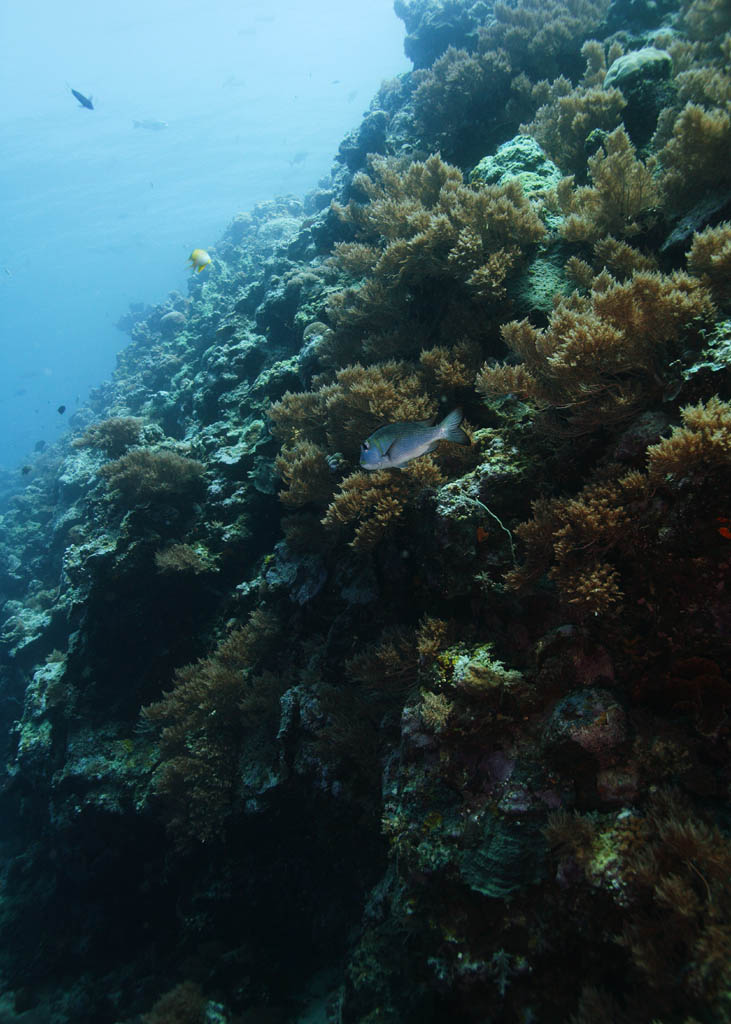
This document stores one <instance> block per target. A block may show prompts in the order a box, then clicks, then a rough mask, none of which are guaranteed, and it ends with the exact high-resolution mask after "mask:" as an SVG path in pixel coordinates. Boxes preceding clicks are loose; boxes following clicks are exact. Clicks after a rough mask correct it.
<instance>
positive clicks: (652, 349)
mask: <svg viewBox="0 0 731 1024" xmlns="http://www.w3.org/2000/svg"><path fill="white" fill-rule="evenodd" d="M713 314H714V306H713V302H712V300H711V297H710V294H709V292H708V290H707V289H706V288H705V287H704V286H703V284H702V283H701V282H700V281H698V280H697V279H696V278H694V277H690V276H689V275H687V274H682V273H679V272H676V273H674V274H670V275H662V274H657V273H648V272H641V273H637V274H634V275H633V276H632V277H631V278H630V279H629V280H628V281H626V282H625V283H623V284H619V283H617V282H616V281H614V280H613V279H612V278H611V277H610V276H609V275H608V274H604V275H602V276H601V277H600V278H598V279H595V281H594V285H593V291H592V292H591V294H590V295H589V296H587V297H584V298H582V297H580V296H578V295H577V294H576V293H574V294H573V295H572V296H570V297H569V298H568V299H562V300H561V301H559V302H558V304H557V305H556V308H555V309H554V311H553V313H552V314H551V316H550V318H549V323H548V327H547V328H545V329H539V328H535V327H533V326H532V325H531V324H529V323H528V321H527V320H522V321H520V322H516V321H513V322H511V323H508V324H506V325H505V326H504V327H503V328H502V333H503V338H504V340H505V342H506V344H507V345H508V346H509V347H510V348H511V349H512V351H513V352H515V354H516V355H517V356H519V357H520V358H521V359H522V360H523V362H522V363H520V364H519V365H517V366H512V365H507V364H506V365H502V366H487V365H486V366H484V367H483V369H482V370H481V371H480V373H479V374H478V376H477V381H476V386H477V388H478V390H480V391H482V392H483V393H485V394H506V393H511V392H512V393H513V394H516V395H518V396H520V397H521V398H524V399H527V400H529V401H530V402H532V403H533V404H534V405H535V406H536V408H537V409H538V410H540V411H541V412H542V413H544V422H545V423H546V425H547V426H549V427H550V428H551V429H554V430H557V431H559V432H568V433H577V434H580V433H585V432H587V431H591V430H596V429H597V428H598V427H601V426H606V425H608V424H611V423H616V422H618V421H621V420H624V419H627V418H629V417H630V416H632V415H634V414H635V413H637V411H638V410H640V409H642V408H643V407H644V406H646V405H647V404H648V402H651V401H652V399H653V397H657V396H658V395H661V394H662V392H663V390H664V389H665V387H666V386H667V384H668V381H669V377H668V372H669V370H668V366H669V363H670V362H671V358H672V357H673V356H675V357H677V356H678V355H679V354H680V346H681V345H687V344H688V343H691V342H692V341H693V340H694V338H695V339H697V338H698V336H699V331H700V328H701V327H702V325H703V323H707V322H709V321H710V320H711V319H712V317H713Z"/></svg>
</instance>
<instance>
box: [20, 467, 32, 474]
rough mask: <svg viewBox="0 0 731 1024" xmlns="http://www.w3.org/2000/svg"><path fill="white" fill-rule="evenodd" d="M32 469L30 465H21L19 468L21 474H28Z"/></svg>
mask: <svg viewBox="0 0 731 1024" xmlns="http://www.w3.org/2000/svg"><path fill="white" fill-rule="evenodd" d="M32 469H33V467H32V466H23V468H22V469H21V471H20V472H21V473H22V474H23V476H28V474H29V473H30V471H31V470H32Z"/></svg>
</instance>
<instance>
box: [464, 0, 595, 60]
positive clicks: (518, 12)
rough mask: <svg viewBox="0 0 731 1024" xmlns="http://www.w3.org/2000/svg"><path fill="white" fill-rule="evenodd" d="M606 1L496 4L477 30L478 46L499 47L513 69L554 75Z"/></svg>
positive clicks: (592, 26)
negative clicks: (488, 21)
mask: <svg viewBox="0 0 731 1024" xmlns="http://www.w3.org/2000/svg"><path fill="white" fill-rule="evenodd" d="M608 9H609V0H517V2H513V3H500V2H499V3H496V4H495V6H494V9H493V19H494V20H493V21H492V22H491V23H490V24H489V25H487V26H486V27H485V28H483V29H482V30H481V32H480V48H481V49H482V50H484V51H490V50H494V49H498V48H501V49H503V50H505V52H506V53H507V54H508V56H509V57H510V59H511V63H512V64H513V67H514V68H515V70H516V71H525V72H527V73H528V74H533V75H535V76H538V75H546V74H556V73H557V72H558V71H560V70H561V65H562V64H563V63H564V62H566V61H568V62H570V63H573V62H574V61H575V57H576V54H577V51H578V49H579V46H580V43H581V42H583V40H585V39H586V38H587V37H589V38H590V37H591V34H592V32H593V31H594V29H596V28H597V26H598V25H600V24H601V21H602V19H603V18H604V16H605V15H606V13H607V11H608Z"/></svg>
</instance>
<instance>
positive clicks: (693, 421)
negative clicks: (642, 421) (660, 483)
mask: <svg viewBox="0 0 731 1024" xmlns="http://www.w3.org/2000/svg"><path fill="white" fill-rule="evenodd" d="M681 416H682V418H683V425H682V427H675V428H674V430H673V432H672V434H671V435H670V437H666V438H664V439H663V440H662V441H660V442H659V443H658V444H655V445H652V446H651V447H650V448H648V450H647V454H648V460H649V471H650V477H651V479H654V480H659V479H662V478H664V477H665V476H667V475H668V474H670V475H672V476H673V477H676V478H680V477H684V476H693V475H698V474H700V475H703V476H705V475H707V474H708V473H710V472H712V471H714V470H716V471H717V470H726V471H727V470H728V469H729V468H730V467H731V403H729V402H722V401H721V399H720V398H718V396H717V395H716V396H714V397H712V398H709V399H708V401H707V402H705V403H703V402H700V403H699V404H698V405H688V406H686V407H685V408H684V409H681Z"/></svg>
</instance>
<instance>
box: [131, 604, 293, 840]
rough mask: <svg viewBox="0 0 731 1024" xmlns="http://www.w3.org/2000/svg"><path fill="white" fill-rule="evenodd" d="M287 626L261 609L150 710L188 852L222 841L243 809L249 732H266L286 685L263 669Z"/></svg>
mask: <svg viewBox="0 0 731 1024" xmlns="http://www.w3.org/2000/svg"><path fill="white" fill-rule="evenodd" d="M279 631H280V627H279V623H278V622H277V620H276V619H275V618H273V617H272V616H271V615H270V614H267V613H266V612H265V611H262V610H257V611H255V612H254V613H253V614H252V615H251V616H250V618H249V621H248V623H247V624H246V625H245V626H242V627H239V628H238V629H235V630H233V631H232V632H231V633H230V634H229V636H227V637H226V638H225V639H224V640H223V641H221V643H220V644H219V645H218V647H217V648H216V650H215V651H214V653H213V654H211V655H209V657H207V658H202V659H201V660H199V661H197V662H195V663H194V664H192V665H187V666H185V667H184V668H181V669H178V671H177V672H176V674H175V681H174V685H173V689H172V690H171V691H170V692H169V693H166V694H164V695H163V697H162V698H161V699H160V700H158V701H156V702H154V703H152V704H149V705H147V706H146V707H145V708H143V709H142V718H143V721H144V722H146V723H149V724H150V725H151V726H155V727H156V728H159V730H160V734H159V753H160V764H159V766H158V768H157V770H156V771H155V776H154V785H155V789H156V792H157V794H158V795H159V797H160V800H161V802H162V805H163V808H164V815H165V818H166V820H167V824H168V828H169V829H170V832H171V834H172V836H173V838H174V841H175V842H176V843H177V844H178V845H180V846H187V845H189V844H190V843H191V842H206V841H209V840H212V839H214V838H217V837H219V836H220V835H221V831H222V829H223V828H224V825H225V823H226V820H227V818H228V817H229V815H230V814H231V813H233V812H234V811H235V810H236V807H237V804H236V797H237V794H238V788H239V785H240V780H239V771H238V759H239V757H240V755H241V750H242V744H243V743H244V739H245V736H246V734H247V730H248V731H251V730H252V729H254V730H261V729H264V731H266V729H267V727H268V719H269V718H270V717H271V714H272V711H273V710H276V708H277V701H278V698H279V695H280V693H281V691H282V684H281V682H280V681H279V679H278V678H277V677H276V676H275V675H274V674H273V673H272V672H271V671H264V670H262V669H261V667H259V668H258V671H257V665H258V663H260V662H261V659H262V656H263V655H266V654H270V653H271V652H272V651H273V649H274V647H275V645H276V643H277V638H278V636H279Z"/></svg>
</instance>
